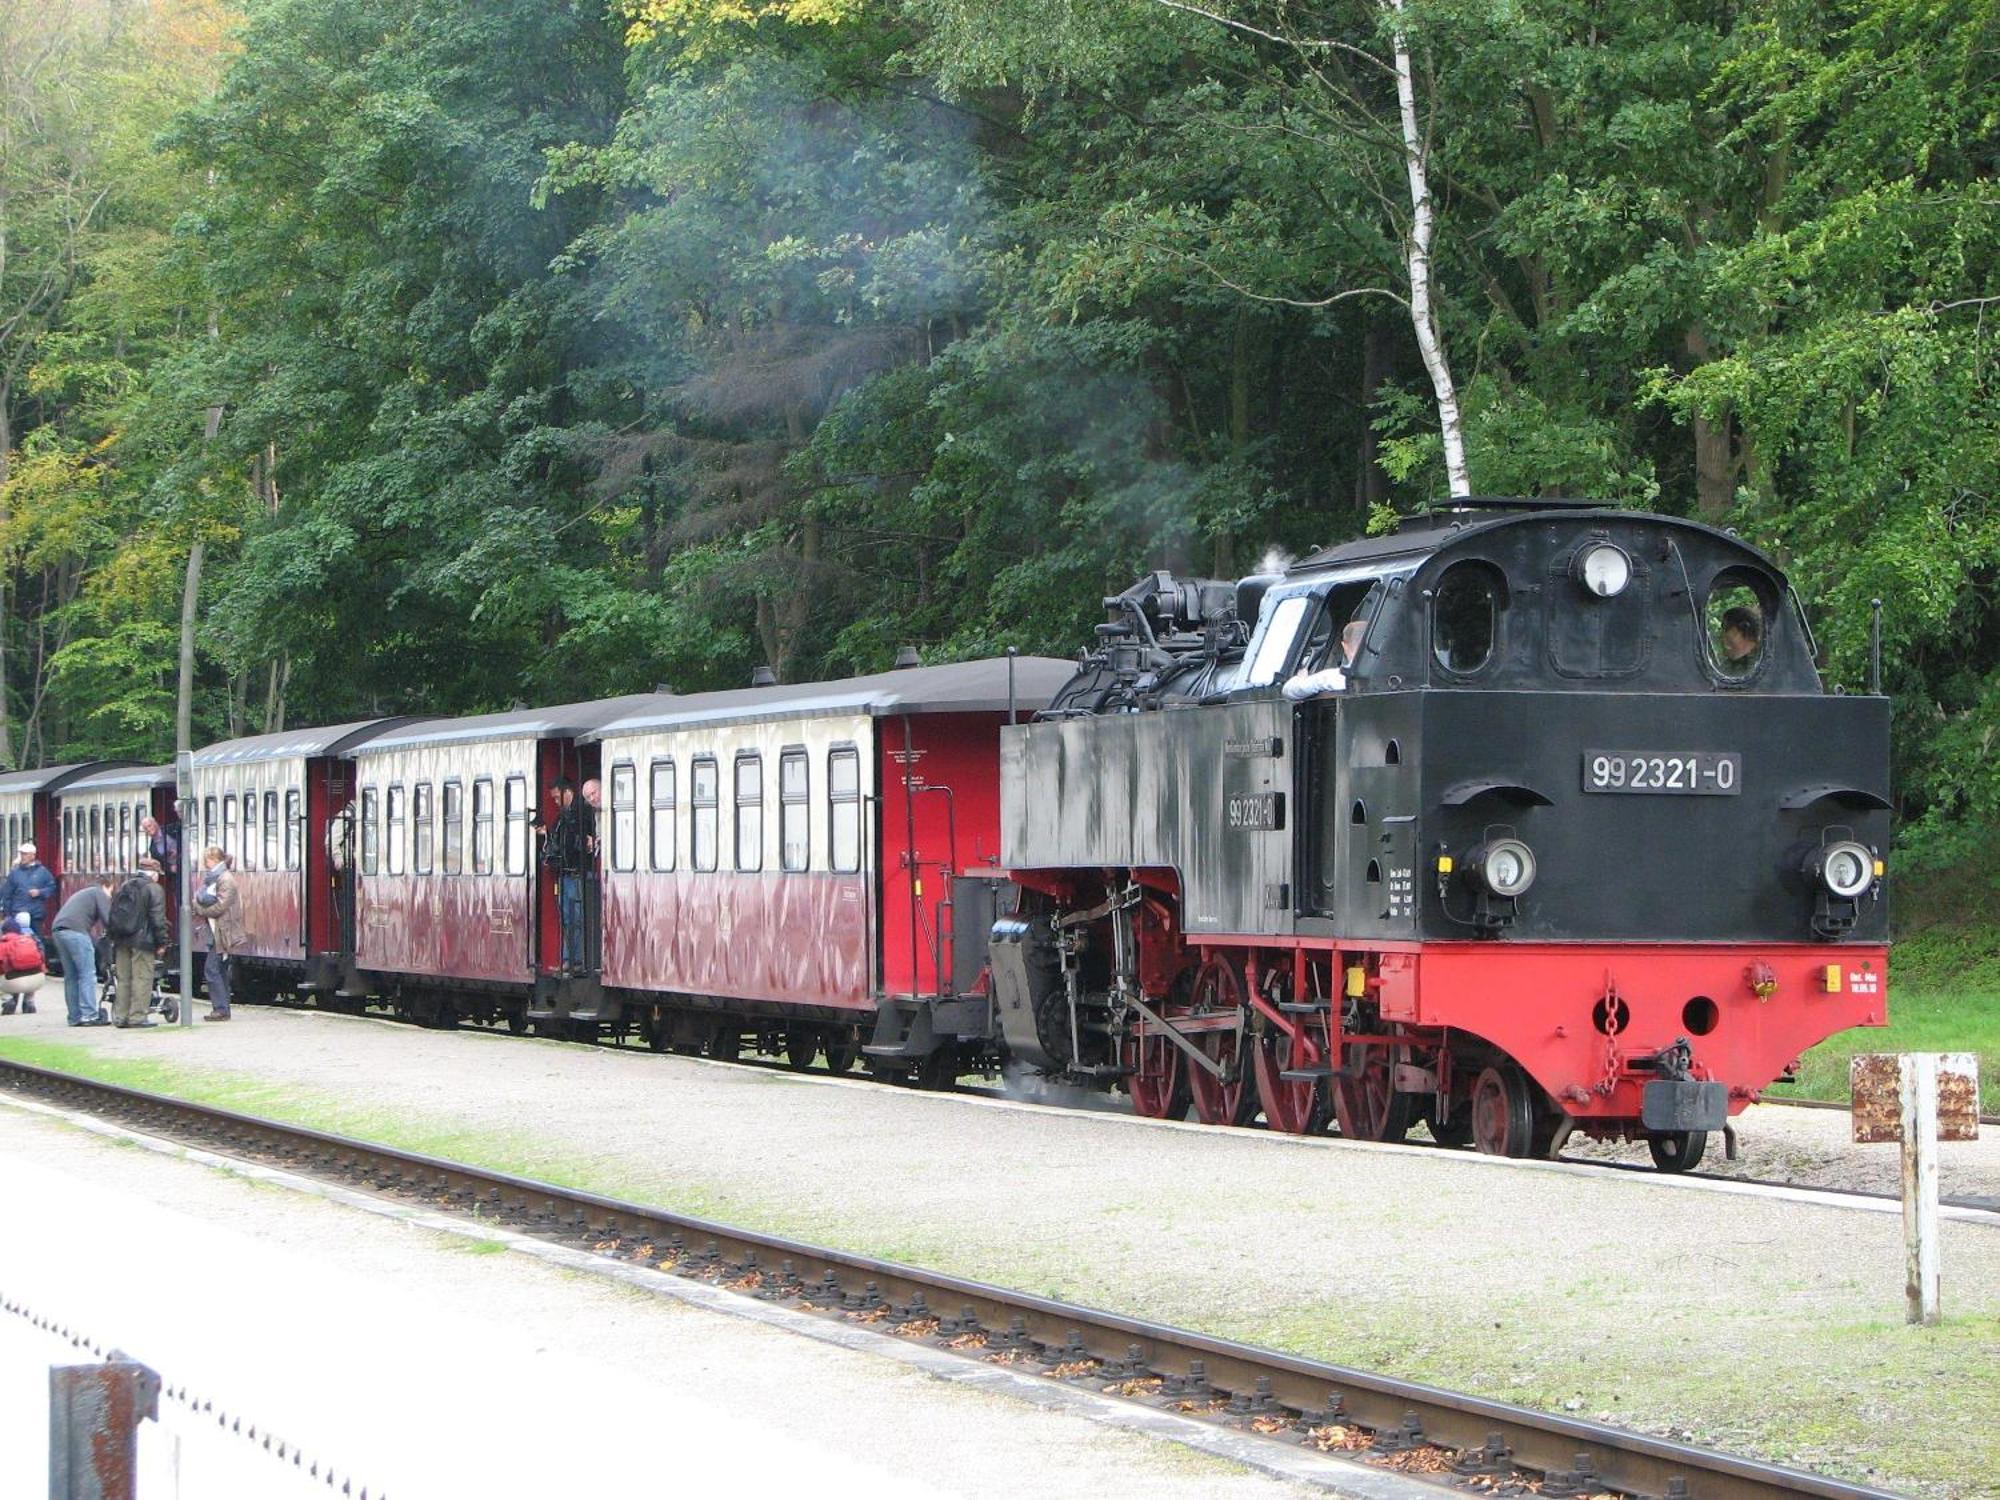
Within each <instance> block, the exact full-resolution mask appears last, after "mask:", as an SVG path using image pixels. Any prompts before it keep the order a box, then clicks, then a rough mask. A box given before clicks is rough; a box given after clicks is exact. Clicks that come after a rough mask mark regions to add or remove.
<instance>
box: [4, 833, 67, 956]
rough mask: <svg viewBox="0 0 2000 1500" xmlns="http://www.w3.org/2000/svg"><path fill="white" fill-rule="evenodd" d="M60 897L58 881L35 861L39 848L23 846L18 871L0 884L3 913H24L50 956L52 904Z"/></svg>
mask: <svg viewBox="0 0 2000 1500" xmlns="http://www.w3.org/2000/svg"><path fill="white" fill-rule="evenodd" d="M55 893H56V877H55V876H54V875H53V874H51V873H50V872H49V867H48V866H47V865H45V864H43V863H42V862H41V861H40V860H39V859H37V858H36V857H35V846H34V845H33V844H23V845H22V846H21V848H20V852H19V853H18V854H17V855H16V856H15V858H14V868H13V869H11V870H9V871H8V872H7V878H6V879H5V880H0V911H7V912H16V911H24V912H26V913H27V914H28V917H29V920H30V921H32V922H33V923H34V930H35V941H36V942H38V943H40V944H41V945H42V954H43V956H44V957H46V956H47V955H48V951H49V944H48V935H49V924H48V916H49V902H50V901H51V900H52V899H54V897H55Z"/></svg>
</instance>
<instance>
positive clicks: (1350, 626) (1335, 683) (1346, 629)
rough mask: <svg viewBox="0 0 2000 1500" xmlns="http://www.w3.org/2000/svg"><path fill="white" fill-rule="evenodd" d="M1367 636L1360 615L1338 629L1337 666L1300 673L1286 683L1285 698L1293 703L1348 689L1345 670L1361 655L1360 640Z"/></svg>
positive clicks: (1364, 622)
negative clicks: (1338, 655) (1338, 649)
mask: <svg viewBox="0 0 2000 1500" xmlns="http://www.w3.org/2000/svg"><path fill="white" fill-rule="evenodd" d="M1367 634H1368V622H1367V621H1366V620H1365V619H1362V618H1361V617H1360V616H1359V615H1357V616H1355V618H1353V619H1352V620H1349V621H1348V622H1347V623H1346V624H1345V625H1343V626H1341V627H1340V665H1339V666H1337V667H1322V668H1320V670H1319V671H1317V672H1302V673H1300V674H1299V675H1298V676H1296V677H1294V678H1292V679H1291V681H1289V682H1287V683H1286V684H1285V687H1284V693H1285V696H1286V697H1287V698H1289V699H1291V700H1292V701H1293V702H1294V703H1301V702H1303V701H1305V700H1306V699H1307V698H1317V697H1318V696H1319V695H1320V694H1321V693H1338V692H1341V691H1343V690H1345V688H1346V687H1347V669H1348V668H1349V667H1351V666H1353V665H1354V658H1355V657H1356V656H1357V655H1359V654H1360V651H1361V640H1362V637H1363V636H1365V635H1367Z"/></svg>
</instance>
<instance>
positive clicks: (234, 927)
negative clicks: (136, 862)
mask: <svg viewBox="0 0 2000 1500" xmlns="http://www.w3.org/2000/svg"><path fill="white" fill-rule="evenodd" d="M201 865H202V876H201V881H200V883H199V884H198V885H197V886H196V887H195V892H194V912H195V915H196V916H198V917H201V918H203V919H204V920H205V921H207V923H208V961H207V962H206V963H205V964H203V965H202V970H201V978H202V984H203V985H204V986H205V987H206V988H207V990H208V1007H209V1009H208V1014H207V1015H205V1016H203V1017H202V1019H203V1020H204V1021H226V1020H228V1019H229V958H230V955H231V954H233V953H235V952H236V950H237V949H239V948H241V947H242V946H243V945H244V944H245V943H246V942H248V941H249V932H248V931H247V930H246V929H245V927H244V925H243V897H242V896H241V894H239V893H238V891H237V889H236V877H235V876H234V875H232V874H230V873H229V857H228V856H227V855H225V854H224V853H223V852H222V851H221V850H220V849H218V848H217V847H216V846H215V845H213V844H211V845H209V847H208V850H207V852H206V853H204V854H203V855H202V860H201Z"/></svg>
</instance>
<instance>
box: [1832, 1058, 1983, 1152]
mask: <svg viewBox="0 0 2000 1500" xmlns="http://www.w3.org/2000/svg"><path fill="white" fill-rule="evenodd" d="M1934 1055H1935V1056H1936V1058H1937V1091H1938V1099H1937V1119H1938V1139H1939V1140H1941V1141H1976V1140H1978V1139H1979V1059H1978V1057H1977V1056H1976V1055H1974V1054H1973V1053H1970V1052H1940V1053H1936V1054H1934ZM1847 1083H1848V1088H1849V1090H1850V1091H1851V1093H1852V1096H1853V1100H1854V1106H1853V1107H1854V1140H1855V1142H1856V1144H1858V1145H1870V1144H1874V1143H1878V1142H1883V1141H1900V1140H1901V1139H1902V1138H1903V1098H1902V1054H1898V1053H1894V1052H1864V1053H1861V1054H1859V1055H1858V1056H1856V1057H1854V1058H1852V1059H1850V1061H1849V1063H1848V1069H1847Z"/></svg>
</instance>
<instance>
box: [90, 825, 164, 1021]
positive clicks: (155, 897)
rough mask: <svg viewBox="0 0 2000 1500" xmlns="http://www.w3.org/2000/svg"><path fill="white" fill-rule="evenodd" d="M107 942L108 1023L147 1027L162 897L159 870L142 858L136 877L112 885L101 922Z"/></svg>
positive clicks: (159, 948)
mask: <svg viewBox="0 0 2000 1500" xmlns="http://www.w3.org/2000/svg"><path fill="white" fill-rule="evenodd" d="M104 930H105V932H106V933H108V934H109V935H110V938H111V972H112V974H113V976H114V980H113V982H114V983H115V984H116V986H117V995H118V998H117V1001H116V1002H115V1004H114V1005H113V1006H112V1011H111V1019H112V1020H113V1021H114V1022H116V1023H117V1024H118V1025H120V1026H125V1027H132V1026H151V1025H152V1024H153V1022H152V1020H151V1019H150V1018H149V1017H148V1016H147V1014H146V1012H147V1011H148V1010H150V1009H151V1008H152V1004H153V967H154V965H155V964H156V963H157V962H158V961H159V959H160V958H161V956H162V955H164V954H165V953H166V951H167V893H166V892H165V891H163V890H162V889H160V866H159V863H158V861H156V860H154V859H152V858H150V857H148V858H146V859H142V860H140V861H139V873H138V874H137V875H133V876H131V877H130V878H128V879H127V880H126V882H125V883H124V884H123V885H121V886H120V887H118V894H117V895H116V896H114V897H112V898H111V916H110V918H109V919H108V920H107V921H106V922H105V924H104Z"/></svg>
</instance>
